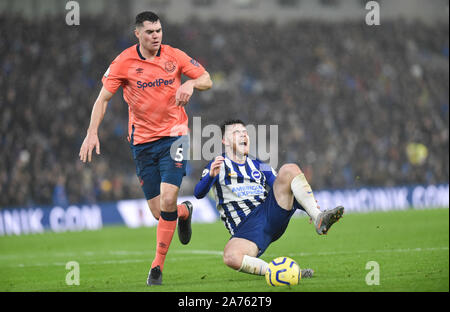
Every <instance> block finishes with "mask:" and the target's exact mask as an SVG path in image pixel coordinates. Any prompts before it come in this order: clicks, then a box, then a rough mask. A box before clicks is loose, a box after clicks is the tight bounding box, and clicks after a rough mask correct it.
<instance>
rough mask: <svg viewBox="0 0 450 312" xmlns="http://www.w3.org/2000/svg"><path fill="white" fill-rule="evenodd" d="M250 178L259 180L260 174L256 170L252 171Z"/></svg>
mask: <svg viewBox="0 0 450 312" xmlns="http://www.w3.org/2000/svg"><path fill="white" fill-rule="evenodd" d="M252 178H253V179H255V180H259V179H261V172H259V171H258V170H253V171H252Z"/></svg>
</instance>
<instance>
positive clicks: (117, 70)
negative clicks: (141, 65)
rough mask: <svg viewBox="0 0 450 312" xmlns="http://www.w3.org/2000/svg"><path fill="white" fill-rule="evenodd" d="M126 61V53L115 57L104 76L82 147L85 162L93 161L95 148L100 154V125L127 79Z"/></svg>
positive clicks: (81, 158) (81, 152) (81, 151)
mask: <svg viewBox="0 0 450 312" xmlns="http://www.w3.org/2000/svg"><path fill="white" fill-rule="evenodd" d="M125 51H127V50H125ZM126 61H127V57H126V54H125V55H124V54H123V53H122V54H120V55H119V56H117V57H116V58H115V59H114V61H113V62H112V63H111V65H110V66H109V67H108V69H107V70H106V72H105V74H104V75H103V77H102V83H103V87H102V89H101V90H100V93H99V95H98V97H97V100H95V103H94V107H93V108H92V113H91V122H90V123H89V128H88V131H87V134H86V137H85V139H84V141H83V144H82V145H81V148H80V160H81V161H82V162H84V163H85V162H86V161H88V162H91V160H92V151H93V150H94V148H95V151H96V153H97V154H100V141H99V140H98V127H99V126H100V123H101V122H102V120H103V116H105V113H106V108H107V106H108V102H109V100H111V98H112V96H113V95H114V93H116V91H117V89H119V87H120V86H122V84H123V83H124V81H125V80H126V79H127V76H126V68H127V64H126V63H125V62H126Z"/></svg>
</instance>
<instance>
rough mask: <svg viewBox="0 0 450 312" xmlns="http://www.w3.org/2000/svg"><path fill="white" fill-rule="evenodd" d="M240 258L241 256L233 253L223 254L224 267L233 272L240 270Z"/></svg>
mask: <svg viewBox="0 0 450 312" xmlns="http://www.w3.org/2000/svg"><path fill="white" fill-rule="evenodd" d="M242 258H243V256H242V255H238V254H236V253H235V252H225V253H224V254H223V262H224V263H225V265H226V266H228V267H230V268H232V269H235V270H239V269H240V268H241V264H242Z"/></svg>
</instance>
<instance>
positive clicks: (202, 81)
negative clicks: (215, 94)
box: [175, 70, 212, 106]
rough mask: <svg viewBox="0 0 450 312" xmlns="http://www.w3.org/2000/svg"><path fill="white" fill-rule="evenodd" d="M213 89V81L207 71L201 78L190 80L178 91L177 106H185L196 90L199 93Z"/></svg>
mask: <svg viewBox="0 0 450 312" xmlns="http://www.w3.org/2000/svg"><path fill="white" fill-rule="evenodd" d="M211 87H212V80H211V77H210V76H209V73H208V72H207V71H206V70H205V72H204V73H203V74H202V75H200V77H198V78H196V79H189V80H187V81H186V82H184V83H183V84H182V85H181V86H180V87H179V88H178V90H177V93H176V95H175V100H176V104H177V105H178V106H185V105H186V104H187V103H188V102H189V100H190V98H191V96H192V94H193V93H194V89H196V90H199V91H205V90H208V89H210V88H211Z"/></svg>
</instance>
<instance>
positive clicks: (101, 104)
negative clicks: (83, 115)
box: [79, 87, 114, 163]
mask: <svg viewBox="0 0 450 312" xmlns="http://www.w3.org/2000/svg"><path fill="white" fill-rule="evenodd" d="M113 95H114V94H113V93H111V92H109V91H108V90H106V88H105V87H102V89H101V91H100V94H99V95H98V97H97V100H96V101H95V103H94V107H93V108H92V113H91V122H90V123H89V128H88V130H87V134H86V137H85V138H84V141H83V144H82V145H81V148H80V155H79V156H80V160H81V161H82V162H84V163H85V162H86V161H88V162H91V160H92V151H93V150H94V148H95V151H96V153H97V154H100V141H99V139H98V128H99V126H100V123H101V122H102V120H103V117H104V116H105V113H106V108H107V106H108V102H109V100H111V98H112V96H113Z"/></svg>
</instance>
